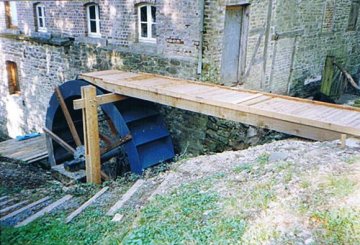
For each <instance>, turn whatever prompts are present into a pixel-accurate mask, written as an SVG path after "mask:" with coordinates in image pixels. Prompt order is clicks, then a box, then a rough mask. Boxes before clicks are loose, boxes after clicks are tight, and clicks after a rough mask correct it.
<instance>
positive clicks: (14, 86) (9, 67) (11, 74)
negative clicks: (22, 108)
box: [6, 61, 20, 94]
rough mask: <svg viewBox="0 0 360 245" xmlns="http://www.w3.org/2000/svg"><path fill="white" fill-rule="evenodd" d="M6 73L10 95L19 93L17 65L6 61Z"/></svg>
mask: <svg viewBox="0 0 360 245" xmlns="http://www.w3.org/2000/svg"><path fill="white" fill-rule="evenodd" d="M6 72H7V75H8V86H9V93H10V94H17V93H20V86H19V80H18V71H17V65H16V63H15V62H12V61H6Z"/></svg>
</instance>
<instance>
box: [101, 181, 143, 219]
mask: <svg viewBox="0 0 360 245" xmlns="http://www.w3.org/2000/svg"><path fill="white" fill-rule="evenodd" d="M144 183H145V181H144V180H142V179H139V180H137V181H136V182H135V184H134V185H133V186H132V187H131V188H130V189H129V190H128V191H127V192H126V193H125V194H124V195H123V196H122V197H121V198H120V200H119V201H117V202H116V203H115V204H114V205H113V206H112V207H111V208H110V209H109V211H108V212H107V213H106V215H109V216H113V215H114V214H115V213H116V212H117V211H118V210H119V209H121V208H122V207H123V206H124V204H125V203H126V202H127V201H129V199H130V198H131V197H132V196H133V195H134V194H135V193H136V192H137V190H138V189H139V188H140V187H141V186H142V185H143V184H144Z"/></svg>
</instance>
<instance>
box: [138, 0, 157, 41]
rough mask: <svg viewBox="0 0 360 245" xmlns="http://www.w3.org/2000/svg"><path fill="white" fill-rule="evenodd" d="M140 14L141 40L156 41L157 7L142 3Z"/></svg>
mask: <svg viewBox="0 0 360 245" xmlns="http://www.w3.org/2000/svg"><path fill="white" fill-rule="evenodd" d="M138 15H139V40H140V41H143V42H156V7H154V6H152V5H141V6H139V9H138Z"/></svg>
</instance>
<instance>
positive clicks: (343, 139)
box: [340, 134, 346, 149]
mask: <svg viewBox="0 0 360 245" xmlns="http://www.w3.org/2000/svg"><path fill="white" fill-rule="evenodd" d="M340 142H341V148H342V149H345V147H346V134H342V135H341V138H340Z"/></svg>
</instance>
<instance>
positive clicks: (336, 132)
mask: <svg viewBox="0 0 360 245" xmlns="http://www.w3.org/2000/svg"><path fill="white" fill-rule="evenodd" d="M82 77H83V78H86V79H87V80H88V81H90V82H92V83H93V84H96V85H97V86H99V87H101V88H103V89H106V90H111V91H115V92H117V91H118V92H119V93H120V91H121V93H122V94H126V95H127V96H130V97H134V98H139V99H143V100H148V101H152V102H156V103H160V104H164V105H168V106H173V107H177V108H180V109H184V110H189V111H193V112H197V113H202V114H206V115H210V116H215V117H219V118H223V119H227V120H233V121H237V122H242V123H245V124H249V125H253V126H256V127H262V128H267V129H272V130H277V131H279V132H282V133H287V134H291V135H296V136H300V137H304V138H308V139H313V140H321V141H324V140H336V139H339V138H340V134H341V132H343V131H345V133H347V134H349V135H358V136H360V132H359V131H358V130H357V129H353V128H344V127H342V126H338V125H334V124H330V123H325V122H321V121H319V120H313V119H307V118H299V117H298V116H297V115H288V114H283V113H278V112H272V111H267V110H264V109H258V108H254V107H250V106H242V105H241V104H231V103H225V102H219V101H215V100H209V99H206V100H205V99H198V98H195V97H194V96H191V95H186V94H179V93H174V92H169V91H166V90H162V91H161V92H160V91H153V90H152V89H149V88H147V89H145V88H139V87H137V88H135V86H132V85H131V84H130V83H126V82H123V81H121V80H120V81H116V84H114V83H113V82H106V81H104V80H102V79H99V78H94V77H93V78H89V77H85V76H82ZM204 86H208V85H207V84H205V85H204ZM210 86H214V85H210ZM219 89H221V87H219ZM225 89H228V88H225ZM264 95H268V94H265V93H264ZM272 96H274V97H276V95H272ZM279 97H280V98H282V97H285V98H286V96H279ZM295 101H298V100H297V99H295ZM311 104H313V103H311ZM318 104H320V105H322V104H325V105H327V104H326V103H318ZM330 107H333V106H330ZM343 109H345V108H343ZM345 110H346V109H345ZM351 110H352V109H351Z"/></svg>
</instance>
